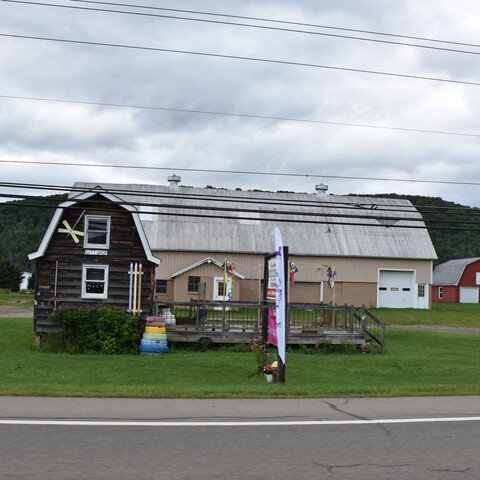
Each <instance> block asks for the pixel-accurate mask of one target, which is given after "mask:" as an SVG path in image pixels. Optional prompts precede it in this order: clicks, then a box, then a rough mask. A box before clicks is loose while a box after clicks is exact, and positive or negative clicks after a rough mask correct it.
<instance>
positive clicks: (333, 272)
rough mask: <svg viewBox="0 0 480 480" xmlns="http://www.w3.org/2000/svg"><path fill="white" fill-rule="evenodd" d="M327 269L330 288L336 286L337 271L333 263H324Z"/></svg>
mask: <svg viewBox="0 0 480 480" xmlns="http://www.w3.org/2000/svg"><path fill="white" fill-rule="evenodd" d="M323 266H324V267H325V268H326V269H327V279H328V288H333V287H334V286H335V275H336V274H337V271H336V270H335V267H334V266H333V265H323Z"/></svg>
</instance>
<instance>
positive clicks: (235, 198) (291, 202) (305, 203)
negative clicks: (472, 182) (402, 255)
mask: <svg viewBox="0 0 480 480" xmlns="http://www.w3.org/2000/svg"><path fill="white" fill-rule="evenodd" d="M92 185H96V184H95V183H93V182H92ZM102 185H103V187H102V188H104V189H105V191H108V193H111V194H113V195H122V196H127V197H128V196H133V197H137V196H145V197H149V198H158V199H175V200H182V199H183V200H186V199H188V200H192V199H193V200H200V201H205V200H206V201H212V202H215V203H220V204H221V203H222V202H229V203H237V204H245V203H246V204H256V205H270V206H273V205H275V206H290V207H291V206H301V207H305V208H311V207H313V208H317V209H318V208H322V209H326V210H328V209H333V208H337V209H338V208H341V209H342V210H355V211H359V209H364V210H375V212H379V211H382V212H389V213H393V212H400V213H417V212H419V211H420V210H421V212H422V213H431V214H436V215H438V214H443V215H444V214H445V213H447V212H448V213H450V212H453V213H455V214H456V215H469V216H478V215H480V210H479V209H476V208H472V207H451V206H448V207H447V206H445V207H440V206H438V205H421V206H419V205H395V206H393V205H388V206H381V205H379V204H378V203H367V204H366V203H358V202H342V201H338V200H337V201H335V200H332V199H331V197H330V198H329V201H328V202H323V203H320V202H319V201H318V200H317V199H316V200H305V199H288V201H286V200H280V199H275V198H274V199H272V198H268V199H264V200H262V199H261V198H258V197H255V196H253V197H248V198H242V197H239V195H238V194H237V195H231V194H228V193H227V192H228V190H222V195H215V194H212V193H207V192H208V190H209V189H208V188H207V189H204V190H205V193H192V192H191V191H188V190H183V191H178V192H177V191H166V192H159V191H154V190H153V189H152V190H146V189H144V188H143V189H142V190H137V191H134V190H132V189H126V188H125V189H124V188H119V187H118V185H117V186H115V187H113V186H112V185H108V184H100V186H102ZM0 187H4V188H25V189H33V190H51V191H61V192H69V193H85V192H91V191H92V187H91V186H84V187H82V186H80V185H78V184H76V185H74V186H65V185H64V186H61V185H48V184H29V183H13V182H0ZM152 188H153V186H152ZM187 188H188V187H187ZM217 190H218V189H217ZM187 192H188V193H187ZM245 193H252V194H253V195H255V194H257V193H260V194H262V193H273V192H258V191H249V190H247V191H245ZM277 193H281V192H277ZM292 193H293V192H292ZM296 195H304V194H301V193H300V194H296ZM0 196H2V197H6V198H14V197H15V198H37V197H35V196H27V195H19V194H2V195H0ZM347 196H348V195H347ZM354 197H356V198H358V197H365V195H355V196H354ZM366 198H371V199H372V200H373V199H374V197H369V196H368V195H367V196H366ZM154 205H155V206H157V205H158V204H154ZM385 207H387V208H385ZM393 207H395V208H393ZM412 209H413V210H412ZM427 209H432V210H427ZM369 217H370V216H369Z"/></svg>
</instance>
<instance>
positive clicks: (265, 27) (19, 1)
mask: <svg viewBox="0 0 480 480" xmlns="http://www.w3.org/2000/svg"><path fill="white" fill-rule="evenodd" d="M1 1H2V2H9V3H17V4H26V5H38V6H44V7H57V8H67V9H74V10H86V11H93V12H102V13H118V14H124V15H135V16H142V17H157V18H167V19H174V20H183V21H192V22H203V23H210V24H220V25H228V26H237V27H247V28H258V29H263V30H273V31H280V32H290V33H300V34H306V35H317V36H325V37H334V38H342V39H347V40H358V41H364V42H373V43H383V44H390V45H400V46H406V47H414V48H424V49H429V50H439V51H445V52H453V53H462V54H469V55H480V52H476V51H471V50H460V49H453V48H446V47H438V46H432V45H422V44H415V43H406V42H396V41H393V40H381V39H376V38H366V37H356V36H351V35H340V34H334V33H325V32H315V31H310V30H299V29H292V28H282V27H274V26H268V25H257V24H246V23H235V22H228V21H225V20H209V19H205V18H194V17H180V16H174V15H165V14H163V15H160V14H152V13H144V12H133V11H126V10H112V9H105V8H92V7H79V6H76V5H62V4H54V3H47V2H33V1H27V0H1ZM71 1H75V0H71ZM83 3H92V4H94V3H95V4H103V5H115V6H128V7H130V8H131V7H134V8H146V7H142V6H140V7H139V6H135V5H122V4H116V3H107V2H83ZM158 10H160V8H159V9H158ZM161 10H169V11H177V12H182V10H176V9H163V8H162V9H161ZM189 13H195V14H203V15H210V14H206V13H199V12H194V11H189ZM220 16H223V17H227V15H220ZM236 18H248V17H240V16H237V17H236ZM252 19H254V18H253V17H252ZM255 20H256V21H264V22H269V21H271V20H268V19H267V20H266V19H260V18H256V19H255ZM282 23H283V22H282ZM310 26H311V27H313V26H314V25H310ZM317 28H318V27H317ZM322 28H325V27H322ZM343 30H346V29H343ZM350 31H355V30H354V29H351V30H350ZM359 32H360V31H359ZM364 33H367V32H364ZM370 34H371V33H370ZM377 35H378V34H377ZM397 37H399V36H397ZM403 38H408V37H406V36H403ZM418 39H421V38H420V37H419V38H418ZM421 40H423V41H433V42H434V41H435V40H428V39H421ZM442 43H444V44H445V43H449V44H453V43H454V42H442ZM459 43H460V42H459ZM470 46H473V47H477V45H475V44H471V45H470Z"/></svg>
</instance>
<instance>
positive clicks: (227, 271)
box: [222, 259, 236, 302]
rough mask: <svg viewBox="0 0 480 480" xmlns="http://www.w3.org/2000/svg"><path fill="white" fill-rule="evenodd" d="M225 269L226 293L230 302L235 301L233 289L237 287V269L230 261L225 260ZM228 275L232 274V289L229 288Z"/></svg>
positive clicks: (223, 266)
mask: <svg viewBox="0 0 480 480" xmlns="http://www.w3.org/2000/svg"><path fill="white" fill-rule="evenodd" d="M222 268H223V282H224V285H225V291H226V292H227V297H228V300H227V301H229V302H231V301H232V300H233V287H234V285H235V271H236V267H235V265H234V264H233V263H231V262H230V261H229V260H227V259H225V262H224V264H223V265H222ZM228 274H230V288H228Z"/></svg>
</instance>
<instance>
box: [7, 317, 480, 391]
mask: <svg viewBox="0 0 480 480" xmlns="http://www.w3.org/2000/svg"><path fill="white" fill-rule="evenodd" d="M33 343H34V334H33V332H32V320H31V319H6V318H3V319H0V365H1V367H2V368H1V374H0V394H2V395H47V396H95V397H170V398H249V397H250V398H253V397H256V398H258V397H346V396H404V395H470V394H480V335H469V334H461V333H440V332H421V331H392V330H390V331H388V332H387V352H386V353H383V354H360V353H358V354H319V353H317V354H308V353H299V352H298V351H297V352H296V353H288V357H287V369H286V383H285V385H277V384H270V383H267V382H266V380H265V378H264V377H263V376H261V377H255V376H252V375H251V372H252V370H253V369H254V367H255V359H254V356H253V354H252V353H250V352H235V351H233V350H232V349H226V348H223V349H218V350H213V351H206V352H196V351H190V350H185V349H178V350H175V349H174V350H173V351H171V352H170V353H168V354H165V355H162V356H140V355H138V356H135V355H111V356H110V355H93V354H92V355H71V354H54V353H43V352H38V351H36V350H35V349H34V348H33ZM272 360H273V358H272Z"/></svg>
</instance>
